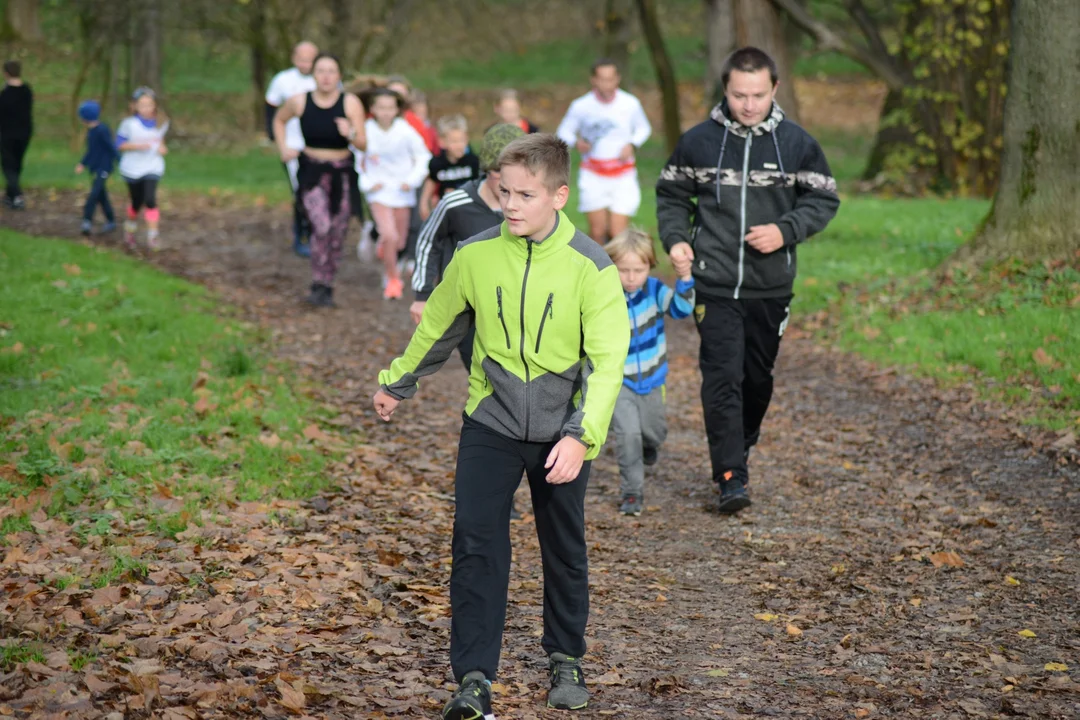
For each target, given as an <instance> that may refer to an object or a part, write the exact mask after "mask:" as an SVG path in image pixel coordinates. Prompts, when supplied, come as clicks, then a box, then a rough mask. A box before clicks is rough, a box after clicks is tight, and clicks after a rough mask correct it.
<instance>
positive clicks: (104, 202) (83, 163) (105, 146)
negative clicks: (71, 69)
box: [75, 100, 118, 235]
mask: <svg viewBox="0 0 1080 720" xmlns="http://www.w3.org/2000/svg"><path fill="white" fill-rule="evenodd" d="M100 117H101V105H100V104H99V103H98V102H97V101H96V100H87V101H86V102H84V103H82V104H81V105H79V119H80V120H82V122H83V124H84V125H86V154H85V155H83V157H82V160H80V161H79V164H78V165H76V166H75V174H76V175H80V174H82V172H83V171H84V170H88V171H89V172H90V178H91V182H90V195H89V196H88V197H87V198H86V205H85V206H83V219H82V229H81V232H82V234H83V235H89V234H90V232H91V230H93V227H94V211H95V210H97V206H98V205H101V211H102V212H103V213H104V214H105V224H104V225H103V226H102V227H101V232H102V233H110V232H112V231H113V230H115V229H116V216H115V215H114V214H113V209H112V204H111V203H110V202H109V190H108V188H107V187H106V186H105V184H106V183H107V182H108V181H109V175H111V174H112V171H113V166H114V165H115V164H116V158H117V156H118V153H117V152H116V145H114V144H113V137H112V132H111V131H110V130H109V126H108V125H106V124H105V123H103V122H101V120H100V119H99V118H100Z"/></svg>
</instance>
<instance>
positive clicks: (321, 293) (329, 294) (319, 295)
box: [304, 283, 336, 307]
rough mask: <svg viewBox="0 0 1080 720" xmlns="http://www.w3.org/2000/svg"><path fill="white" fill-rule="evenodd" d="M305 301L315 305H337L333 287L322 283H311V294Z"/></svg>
mask: <svg viewBox="0 0 1080 720" xmlns="http://www.w3.org/2000/svg"><path fill="white" fill-rule="evenodd" d="M304 302H306V303H307V304H308V305H313V306H314V307H336V306H335V305H334V290H333V288H331V287H329V286H328V285H323V284H321V283H312V284H311V294H310V295H308V296H307V297H306V298H304Z"/></svg>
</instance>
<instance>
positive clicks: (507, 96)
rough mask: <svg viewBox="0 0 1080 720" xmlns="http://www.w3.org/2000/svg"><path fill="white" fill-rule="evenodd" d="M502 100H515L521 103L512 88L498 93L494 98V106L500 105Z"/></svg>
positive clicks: (516, 92)
mask: <svg viewBox="0 0 1080 720" xmlns="http://www.w3.org/2000/svg"><path fill="white" fill-rule="evenodd" d="M504 100H516V101H517V102H521V98H520V97H518V91H517V90H515V89H514V88H503V89H502V90H500V91H499V94H498V95H497V96H495V104H496V105H501V104H502V102H503V101H504Z"/></svg>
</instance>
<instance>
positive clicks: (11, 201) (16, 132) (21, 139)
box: [0, 60, 34, 210]
mask: <svg viewBox="0 0 1080 720" xmlns="http://www.w3.org/2000/svg"><path fill="white" fill-rule="evenodd" d="M33 135H34V93H33V92H32V91H31V90H30V86H29V85H27V84H26V83H25V82H23V79H22V65H21V64H20V63H19V61H18V60H8V61H7V62H5V63H4V86H3V88H2V89H0V169H2V170H3V173H4V180H5V181H6V183H7V193H6V194H5V195H4V204H5V205H6V206H7V207H9V208H11V209H13V210H23V209H25V208H26V200H25V199H24V198H23V194H22V188H20V187H19V176H20V175H22V169H23V157H25V155H26V149H27V148H28V147H29V146H30V138H31V137H33Z"/></svg>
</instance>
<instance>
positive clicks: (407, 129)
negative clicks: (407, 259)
mask: <svg viewBox="0 0 1080 720" xmlns="http://www.w3.org/2000/svg"><path fill="white" fill-rule="evenodd" d="M369 97H370V100H369V102H370V111H371V115H372V117H371V119H369V120H368V121H367V122H366V123H365V124H364V130H365V132H366V133H367V149H366V150H365V151H364V153H363V156H362V157H361V158H358V163H360V168H359V170H360V189H361V190H363V191H364V194H365V195H366V196H367V201H368V205H369V206H370V207H371V217H372V220H374V221H375V226H376V228H378V231H379V243H378V245H377V247H376V255H378V257H379V259H380V260H382V261H383V267H384V268H385V275H386V288H385V289H384V291H383V297H385V298H387V299H399V298H400V297H401V294H402V291H403V289H404V284H403V283H402V280H401V274H400V272H399V270H398V264H397V261H398V255H399V253H401V251H403V250H404V249H405V244H406V241H407V240H408V237H409V216H410V214H411V212H412V208H413V207H414V206H415V205H416V190H417V188H419V187H420V186H421V185H422V184H423V182H424V179H425V178H426V177H427V174H428V162H429V161H430V160H431V153H430V152H428V149H427V147H426V146H425V145H424V139H423V138H422V137H420V134H419V133H417V132H416V131H415V130H413V129H412V127H411V126H410V125H409V123H408V122H406V121H405V120H404V119H403V118H401V117H400V114H401V108H402V103H403V100H402V98H401V97H400V96H399V95H397V93H394V92H393V91H391V90H386V89H383V88H380V89H378V90H375V91H373V92H372V93H371V95H370V96H369Z"/></svg>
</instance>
